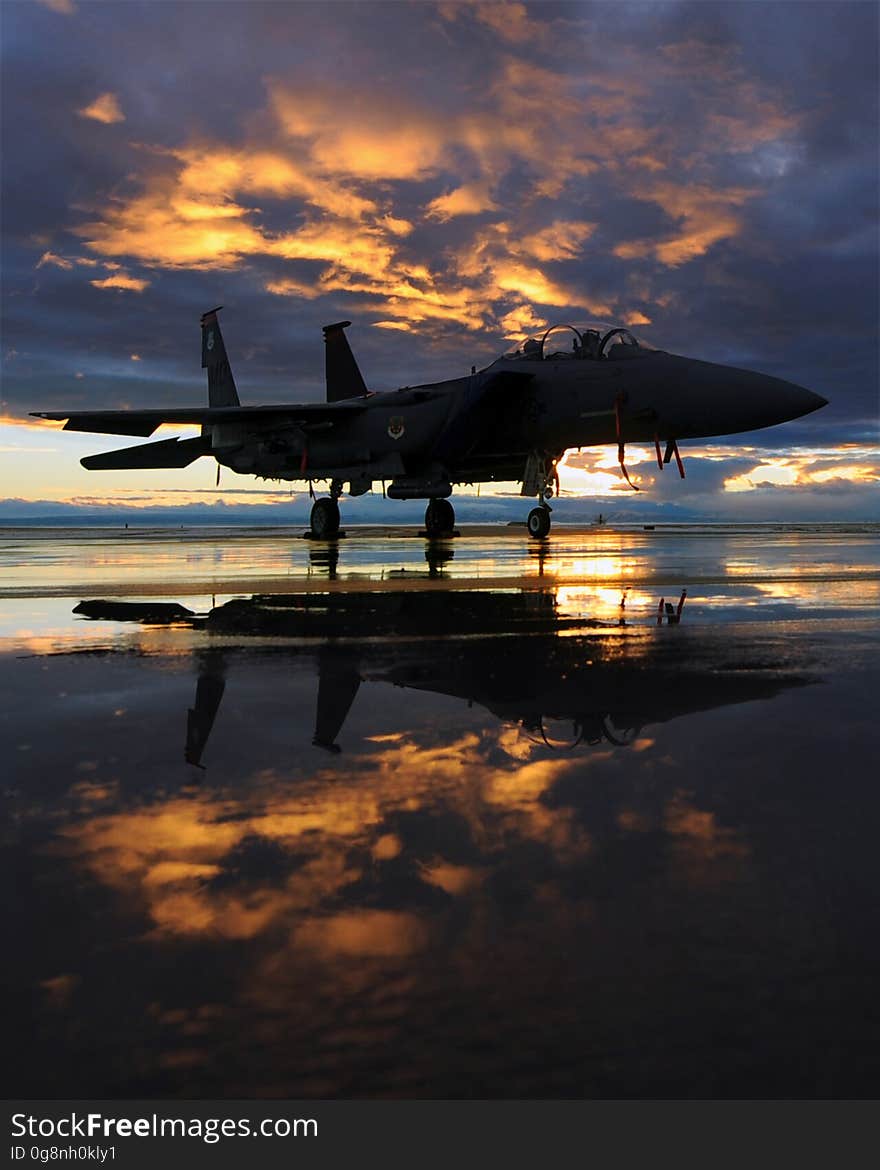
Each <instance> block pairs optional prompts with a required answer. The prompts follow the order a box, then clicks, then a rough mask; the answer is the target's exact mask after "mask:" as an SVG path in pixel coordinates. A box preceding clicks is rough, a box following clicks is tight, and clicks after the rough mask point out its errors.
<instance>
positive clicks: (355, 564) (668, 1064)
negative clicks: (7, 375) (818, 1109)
mask: <svg viewBox="0 0 880 1170" xmlns="http://www.w3.org/2000/svg"><path fill="white" fill-rule="evenodd" d="M461 533H462V534H461V536H460V537H458V538H456V539H454V540H449V541H443V542H436V543H433V544H432V543H430V542H427V541H425V540H424V539H422V538H420V537H419V536H418V535H417V534H416V532H414V531H413V530H409V531H407V530H394V531H391V530H387V529H350V530H349V532H348V535H347V537H346V538H345V539H342V540H340V541H338V542H336V543H334V544H319V543H317V542H311V541H304V540H302V539H300V536H299V533H297V532H293V531H291V530H284V529H277V530H262V531H257V532H245V531H242V530H240V529H239V530H224V531H217V530H207V531H206V530H200V531H196V532H192V533H188V532H180V531H168V530H154V531H148V532H142V531H140V532H133V531H128V532H124V531H123V532H120V531H119V530H116V531H114V532H108V531H107V530H98V529H95V530H89V531H81V530H66V531H60V530H59V531H46V530H43V531H38V530H17V531H12V530H6V531H5V532H2V533H0V636H2V642H0V648H2V649H0V688H2V704H0V735H2V743H3V757H4V759H6V760H7V761H9V762H10V763H11V767H10V768H9V770H8V771H7V770H6V769H4V779H3V805H4V831H3V838H2V856H3V866H4V877H5V881H4V883H3V890H4V915H5V917H6V920H7V921H6V931H5V933H6V938H7V939H12V940H14V942H13V943H12V945H11V946H8V947H7V960H6V964H5V966H6V976H7V980H8V983H9V985H10V993H9V994H7V997H6V1002H7V1005H8V1007H9V1008H10V1018H9V1021H8V1022H7V1024H6V1035H7V1037H8V1043H9V1045H10V1049H11V1050H13V1051H16V1052H17V1053H19V1054H20V1055H19V1057H18V1058H17V1060H16V1067H15V1068H7V1078H8V1084H7V1086H6V1089H7V1092H6V1095H7V1096H13V1095H17V1096H36V1097H51V1096H70V1095H79V1096H84V1097H149V1096H153V1097H200V1096H202V1097H215V1096H217V1097H224V1096H226V1097H275V1096H286V1097H415V1096H419V1097H422V1096H428V1097H503V1098H509V1097H536V1096H537V1097H578V1098H579V1097H644V1096H651V1097H711V1096H722V1097H724V1096H735V1097H814V1096H819V1097H828V1096H832V1097H833V1096H855V1097H864V1096H870V1097H873V1096H876V1095H877V1093H878V1090H880V1073H878V1064H877V1059H876V1037H877V1026H878V1014H880V1010H878V1007H877V1000H878V997H877V978H878V973H880V962H878V960H880V942H878V939H880V933H878V930H877V927H878V921H877V919H878V911H877V898H876V889H877V888H878V884H880V861H878V853H877V848H876V841H877V831H878V827H880V825H878V822H880V818H878V811H880V797H878V785H877V781H876V776H875V771H876V769H875V766H874V758H875V756H876V727H877V718H876V710H877V708H876V697H875V696H876V695H877V694H878V693H880V689H878V682H880V677H878V676H880V665H878V643H880V630H878V622H877V607H878V600H880V542H878V539H877V536H878V532H877V529H876V528H873V527H871V526H865V525H861V526H852V527H849V528H847V527H845V526H832V527H827V528H817V527H810V526H801V527H800V528H797V529H792V528H785V527H782V526H774V527H770V526H768V527H766V528H763V529H754V528H743V529H736V528H733V527H728V528H723V529H722V528H716V529H711V530H703V529H695V528H673V527H671V526H663V527H660V526H658V527H657V528H656V529H653V530H646V529H633V530H630V531H615V530H612V529H608V528H603V529H598V528H592V529H580V530H578V529H569V530H565V529H559V530H558V531H557V530H554V532H553V533H552V534H551V537H550V539H549V540H547V541H546V542H542V543H540V544H536V543H535V542H533V541H530V540H529V538H528V537H527V535H526V533H525V531H524V530H523V529H522V528H468V527H466V526H463V527H462V530H461ZM83 603H85V604H83ZM76 610H78V612H74V611H76Z"/></svg>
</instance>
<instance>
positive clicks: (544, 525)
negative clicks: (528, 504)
mask: <svg viewBox="0 0 880 1170" xmlns="http://www.w3.org/2000/svg"><path fill="white" fill-rule="evenodd" d="M528 526H529V536H534V537H535V539H536V540H541V539H542V538H543V537H545V536H546V535H547V533H548V532H549V531H550V510H549V509H548V508H532V510H531V512H529V519H528Z"/></svg>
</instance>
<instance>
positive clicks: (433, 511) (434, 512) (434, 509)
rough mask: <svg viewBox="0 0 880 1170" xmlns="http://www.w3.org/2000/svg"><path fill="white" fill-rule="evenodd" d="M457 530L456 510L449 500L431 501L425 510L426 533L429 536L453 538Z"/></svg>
mask: <svg viewBox="0 0 880 1170" xmlns="http://www.w3.org/2000/svg"><path fill="white" fill-rule="evenodd" d="M454 528H455V508H453V506H452V504H450V502H449V500H441V499H434V500H430V501H429V503H428V506H427V508H426V509H425V532H426V533H427V534H428V536H451V535H452V530H453V529H454Z"/></svg>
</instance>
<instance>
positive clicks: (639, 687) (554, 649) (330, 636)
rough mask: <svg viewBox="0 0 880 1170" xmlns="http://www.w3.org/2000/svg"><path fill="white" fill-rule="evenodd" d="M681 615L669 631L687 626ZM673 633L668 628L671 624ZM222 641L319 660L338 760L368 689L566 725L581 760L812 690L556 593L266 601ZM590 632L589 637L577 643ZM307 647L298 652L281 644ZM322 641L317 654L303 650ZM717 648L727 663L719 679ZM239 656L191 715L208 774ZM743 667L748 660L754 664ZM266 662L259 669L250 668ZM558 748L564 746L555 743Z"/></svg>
mask: <svg viewBox="0 0 880 1170" xmlns="http://www.w3.org/2000/svg"><path fill="white" fill-rule="evenodd" d="M683 603H684V594H682V599H681V601H680V602H679V606H678V609H677V611H675V608H674V607H668V608H670V609H673V617H672V618H670V616H669V613H668V612H667V620H668V621H669V624H674V625H677V624H678V622H679V621H680V619H681V606H682V605H683ZM661 620H662V619H661ZM204 628H205V629H206V630H207V631H208V632H209V633H210V632H215V633H217V634H222V635H225V636H228V635H234V634H237V635H243V636H245V637H249V636H252V637H260V638H261V639H263V638H266V639H272V641H271V642H269V643H268V644H267V643H263V642H262V641H261V644H260V654H264V655H272V656H277V655H279V654H282V655H300V656H302V655H306V656H314V657H315V658H316V660H317V674H318V693H317V711H316V716H315V729H314V736H313V741H312V742H313V743H314V744H315V745H317V746H319V747H322V748H326V749H327V750H329V751H334V752H338V751H339V750H340V748H339V746H338V744H337V739H338V737H339V735H340V733H341V731H342V728H343V725H344V723H345V720H346V718H347V717H348V713H349V711H350V710H351V707H352V704H353V703H354V700H355V697H356V696H357V694H358V691H359V689H360V687H361V685H362V684H364V683H371V682H384V683H391V684H393V685H394V686H398V687H402V688H407V689H414V690H419V691H425V692H430V693H434V694H443V695H449V696H453V697H457V698H460V699H462V700H464V701H466V702H467V703H468V705H469V706H470V705H473V704H478V705H479V706H482V707H483V708H485V709H486V710H488V711H490V712H491V713H492V714H493V715H495V716H497V718H498V719H500V720H503V721H505V722H510V723H514V724H518V725H519V726H520V727H521V728H522V730H523V732H524V733H525V734H526V735H528V736H530V737H532V738H533V739H535V740H539V741H540V742H542V743H546V744H548V746H556V745H555V744H554V743H552V742H551V735H550V731H549V729H550V727H551V726H552V725H555V724H558V723H559V722H563V723H566V724H570V726H571V732H570V734H569V733H566V735H565V736H564V737H559V738H560V739H561V740H562V741H563V742H565V743H566V744H568V745H569V746H572V747H573V746H575V745H577V744H583V743H587V744H598V743H608V744H612V745H616V746H625V745H627V744H629V743H631V742H632V741H633V740H634V739H635V738H636V737H637V735H638V733H639V731H640V730H641V728H642V727H643V726H644V725H645V724H648V723H663V722H666V721H668V720H670V719H675V718H680V717H682V716H686V715H690V714H694V713H696V712H699V711H706V710H710V709H712V708H715V707H721V706H725V705H727V704H730V703H742V702H748V701H754V700H759V699H767V698H770V697H772V696H773V695H775V694H777V693H778V692H779V691H780V690H781V689H782V688H784V687H789V686H794V685H801V684H803V683H804V682H806V681H808V680H806V679H805V678H803V677H793V676H792V675H791V673H788V674H786V675H784V676H783V675H782V674H781V673H779V672H770V671H768V670H767V668H766V665H765V662H766V659H764V658H763V657H762V659H761V662H760V664H759V665H758V666H757V667H754V668H752V665H751V664H750V662H749V660H748V657H747V653H748V647H747V646H746V647H745V648H744V649H743V651H742V653H739V654H738V653H737V648H736V646H734V645H732V644H731V643H730V642H727V641H725V642H721V643H719V642H718V641H716V640H713V639H712V638H711V636H710V635H708V634H701V635H699V636H695V635H693V634H691V635H690V636H689V637H684V636H683V635H684V631H682V633H681V634H677V635H676V637H675V638H674V639H669V638H667V637H665V636H662V635H658V634H657V632H656V630H655V632H654V633H653V634H651V633H650V632H649V631H648V629H647V628H645V629H643V630H642V631H639V630H636V629H634V628H632V627H630V626H628V625H627V621H626V619H625V618H624V616H623V611H621V616H620V617H619V618H618V619H617V620H616V621H611V622H603V621H597V620H584V619H581V618H566V617H562V616H561V615H559V613H558V611H557V607H556V597H555V594H554V593H553V592H551V591H531V592H529V591H522V592H512V593H490V592H479V591H466V590H461V591H456V590H450V591H447V590H443V591H439V590H426V591H424V592H420V591H406V592H381V593H344V594H343V593H339V594H337V593H328V594H324V595H320V596H316V595H311V596H303V595H283V596H257V597H254V598H252V599H251V600H249V601H246V600H236V601H232V602H228V603H227V604H226V605H223V606H220V607H218V608H216V609H214V610H212V612H211V613H210V615H209V616H208V618H207V619H206V620H205V623H204ZM578 630H582V631H583V636H578V632H577V631H578ZM283 638H290V639H296V640H297V643H298V644H297V645H296V646H294V645H291V644H287V645H285V644H284V643H283V642H282V643H279V641H278V640H279V639H283ZM304 638H305V639H307V638H320V639H321V640H322V641H321V645H320V647H319V648H318V649H317V651H315V650H314V649H312V648H310V647H309V646H308V645H307V644H305V645H304V644H303V643H302V642H301V641H300V640H301V639H304ZM719 646H720V647H721V648H722V649H723V652H724V656H725V658H726V661H725V664H724V668H723V669H718V658H719ZM239 653H241V647H236V646H228V645H224V646H223V647H222V648H221V647H216V648H213V649H211V650H209V651H207V652H206V654H207V657H206V660H205V663H204V666H203V669H202V671H201V674H200V677H199V682H198V686H197V691H196V698H195V704H194V706H193V708H191V710H190V712H189V721H188V727H187V745H186V758H187V760H188V761H189V762H190V763H195V764H199V763H200V762H201V757H202V753H203V751H204V749H205V746H206V744H207V741H208V736H209V734H210V731H211V728H212V726H213V724H214V721H215V719H216V717H217V713H218V709H219V706H220V701H221V699H222V696H223V690H224V686H225V682H224V679H225V675H226V672H227V670H229V669H231V668H232V665H233V663H234V661H235V658H236V655H237V654H239ZM744 655H745V657H744ZM254 660H255V656H254V654H253V653H251V654H249V655H248V665H249V667H250V668H252V664H253V663H254ZM554 738H555V737H554Z"/></svg>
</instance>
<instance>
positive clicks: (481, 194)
mask: <svg viewBox="0 0 880 1170" xmlns="http://www.w3.org/2000/svg"><path fill="white" fill-rule="evenodd" d="M497 210H498V206H497V204H496V203H494V202H493V201H492V197H491V195H490V194H489V188H488V184H486V183H470V184H467V185H465V186H464V187H456V188H455V189H454V190H452V191H449V192H448V193H447V194H445V195H438V196H437V198H436V199H432V200H431V202H430V203H429V204H428V206H427V207H426V208H425V213H426V215H428V216H429V217H430V218H432V219H439V220H440V221H441V222H443V223H445V222H446V221H447V220H450V219H452V218H453V217H454V216H456V215H478V214H479V213H480V212H481V211H497Z"/></svg>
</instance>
